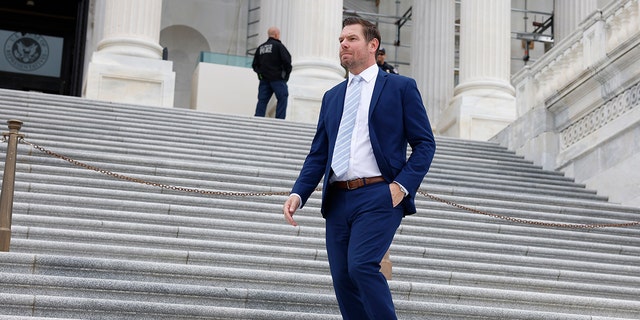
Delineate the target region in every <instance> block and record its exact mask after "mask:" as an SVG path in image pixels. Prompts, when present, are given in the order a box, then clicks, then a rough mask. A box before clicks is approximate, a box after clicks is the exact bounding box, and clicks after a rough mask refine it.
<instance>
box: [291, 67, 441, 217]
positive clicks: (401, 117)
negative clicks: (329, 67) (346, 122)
mask: <svg viewBox="0 0 640 320" xmlns="http://www.w3.org/2000/svg"><path fill="white" fill-rule="evenodd" d="M346 90H347V81H343V82H342V83H340V84H338V85H336V86H335V87H333V88H331V89H330V90H329V91H327V92H326V93H325V95H324V97H323V98H322V106H321V109H320V115H319V118H318V127H317V130H316V134H315V137H314V138H313V142H312V144H311V149H310V151H309V154H308V155H307V158H306V160H305V161H304V165H303V167H302V169H301V170H300V175H299V176H298V179H297V180H296V182H295V184H294V186H293V189H292V190H291V192H292V193H297V194H298V195H300V198H301V199H302V205H301V206H304V204H305V203H306V201H307V200H308V199H309V197H310V196H311V194H312V193H313V191H314V190H315V188H316V187H317V185H318V183H319V182H320V180H321V179H322V177H323V176H324V183H323V193H322V208H321V211H322V215H323V216H326V213H327V212H326V210H325V209H326V206H327V205H326V204H327V203H328V201H331V199H328V195H329V192H328V190H327V188H328V187H329V177H330V176H331V174H332V170H331V159H332V158H333V149H334V145H335V143H336V136H337V135H338V128H339V126H340V119H341V117H342V110H343V107H344V99H345V93H346ZM369 137H370V139H371V146H372V147H373V154H374V156H375V158H376V162H377V163H378V168H379V169H380V172H381V173H382V176H383V177H384V179H385V180H386V181H387V182H388V183H391V182H393V181H397V182H398V183H400V184H401V185H402V186H404V187H405V188H406V189H407V191H408V192H409V195H408V196H407V197H405V198H404V200H403V201H402V203H401V205H402V206H403V207H404V213H405V215H408V214H413V213H415V212H416V207H415V202H414V200H415V195H416V191H417V190H418V188H419V187H420V183H421V182H422V180H423V179H424V176H425V175H426V174H427V171H429V167H430V166H431V161H432V159H433V156H434V154H435V150H436V144H435V140H434V137H433V133H432V130H431V125H430V123H429V119H428V117H427V113H426V110H425V107H424V105H423V103H422V98H421V97H420V92H419V91H418V88H417V86H416V82H415V80H413V79H411V78H408V77H404V76H400V75H395V74H389V73H386V72H382V71H379V72H378V76H377V78H376V84H375V87H374V89H373V95H372V97H371V105H370V107H369ZM407 143H408V144H409V145H410V146H411V149H412V152H411V155H410V156H409V158H408V159H407Z"/></svg>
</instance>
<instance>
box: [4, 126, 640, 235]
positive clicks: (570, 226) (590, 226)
mask: <svg viewBox="0 0 640 320" xmlns="http://www.w3.org/2000/svg"><path fill="white" fill-rule="evenodd" d="M3 141H4V137H3ZM19 142H21V143H24V144H27V145H30V146H31V147H33V148H34V149H37V150H40V151H41V152H43V153H45V154H48V155H50V156H52V157H55V158H58V159H62V160H64V161H67V162H69V163H71V164H73V165H75V166H79V167H82V168H85V169H89V170H93V171H96V172H99V173H102V174H105V175H108V176H111V177H114V178H117V179H121V180H126V181H130V182H135V183H141V184H145V185H149V186H154V187H159V188H163V189H169V190H176V191H184V192H193V193H199V194H206V195H218V196H228V197H252V196H287V195H289V194H290V192H288V191H282V192H230V191H211V190H203V189H195V188H185V187H178V186H172V185H167V184H162V183H156V182H150V181H147V180H143V179H138V178H132V177H128V176H125V175H121V174H118V173H115V172H112V171H109V170H104V169H100V168H98V167H96V166H92V165H89V164H86V163H83V162H80V161H77V160H74V159H71V158H69V157H67V156H64V155H61V154H59V153H56V152H53V151H51V150H48V149H45V148H43V147H41V146H39V145H37V144H34V143H31V142H29V141H26V140H24V139H23V138H20V140H19ZM315 190H316V191H321V189H320V188H316V189H315ZM418 193H419V194H421V195H423V196H425V197H427V198H430V199H432V200H435V201H438V202H441V203H444V204H447V205H449V206H452V207H455V208H458V209H462V210H465V211H468V212H471V213H475V214H480V215H485V216H489V217H492V218H496V219H501V220H506V221H510V222H514V223H520V224H530V225H536V226H542V227H552V228H566V229H596V228H609V227H619V228H621V227H631V226H637V225H640V221H631V222H624V223H600V224H579V223H554V222H543V221H537V220H529V219H521V218H513V217H509V216H504V215H499V214H495V213H489V212H485V211H481V210H477V209H474V208H470V207H467V206H464V205H461V204H459V203H455V202H452V201H449V200H446V199H443V198H440V197H438V196H434V195H432V194H430V193H428V192H426V191H422V190H418Z"/></svg>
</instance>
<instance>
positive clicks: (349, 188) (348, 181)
mask: <svg viewBox="0 0 640 320" xmlns="http://www.w3.org/2000/svg"><path fill="white" fill-rule="evenodd" d="M356 181H358V179H353V180H347V190H355V189H358V186H357V185H356V186H355V187H353V188H351V182H356Z"/></svg>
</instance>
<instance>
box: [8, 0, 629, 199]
mask: <svg viewBox="0 0 640 320" xmlns="http://www.w3.org/2000/svg"><path fill="white" fill-rule="evenodd" d="M60 2H65V5H60ZM56 3H57V4H58V5H52V4H51V1H42V0H32V1H25V0H20V1H18V0H7V1H3V3H2V4H0V36H1V37H3V41H2V43H3V44H4V59H3V61H2V62H0V76H1V77H0V79H1V80H0V87H5V88H11V89H16V90H36V91H43V92H48V93H56V94H65V95H76V96H83V97H86V98H89V99H99V100H106V101H113V102H121V103H139V104H145V105H154V106H158V107H174V108H191V109H196V110H202V111H208V112H222V113H232V114H238V115H246V116H251V115H252V114H253V111H254V108H255V101H256V96H257V84H258V80H257V78H256V76H255V74H253V72H252V71H251V69H249V68H247V63H248V62H249V61H250V59H251V54H252V50H255V47H257V45H258V44H259V43H261V42H263V41H265V40H266V30H267V28H268V27H269V26H272V25H275V26H278V27H280V29H281V31H282V36H281V39H282V41H283V43H284V44H285V45H286V46H287V47H288V48H289V51H290V52H291V53H292V57H293V67H294V68H293V72H292V74H291V78H290V81H289V88H290V98H289V99H290V101H289V110H288V114H287V119H288V120H289V121H301V122H309V123H315V121H316V118H317V114H318V112H319V106H320V101H321V99H322V95H323V93H324V91H326V90H327V89H328V88H330V87H332V86H333V85H335V84H337V83H339V82H340V81H342V80H343V79H344V77H345V70H344V68H342V67H341V66H340V64H339V60H338V54H337V53H338V41H337V36H338V34H339V33H340V29H341V27H340V21H341V20H342V18H343V17H344V15H359V16H362V17H364V18H367V19H369V20H372V21H375V22H376V23H378V25H379V27H380V30H381V31H382V35H383V41H382V45H383V46H384V47H385V49H386V51H387V58H388V59H387V60H388V62H391V63H392V64H394V65H395V66H396V68H397V69H398V70H399V71H400V73H401V74H402V75H407V76H411V77H413V78H414V79H416V81H417V83H418V85H419V88H420V90H421V92H422V94H423V99H424V101H425V105H426V106H427V111H428V114H429V116H430V118H431V120H432V122H433V127H434V130H435V131H436V132H435V133H436V134H437V135H441V136H451V137H459V138H464V139H475V140H492V141H496V142H498V143H500V144H502V145H504V146H507V147H509V148H510V149H512V150H515V151H516V152H517V153H518V154H520V155H522V156H524V157H525V158H527V159H529V160H532V161H534V162H535V163H536V164H539V165H540V166H542V167H544V168H545V169H551V170H563V171H564V172H565V173H566V174H567V175H569V176H571V177H574V178H575V179H576V181H578V182H582V183H585V184H586V185H587V187H589V188H593V189H596V190H597V191H598V193H599V194H601V195H606V196H608V197H609V198H610V200H611V201H613V202H619V203H623V204H627V205H632V206H640V173H638V172H640V170H638V169H640V168H639V167H640V142H638V140H640V139H638V137H640V108H639V107H638V104H639V103H640V102H639V101H638V96H639V95H640V93H639V91H640V85H639V84H640V64H639V62H637V61H640V59H638V55H639V54H640V49H639V48H638V43H639V42H640V23H639V21H640V9H639V8H640V3H639V1H638V0H562V1H553V0H542V1H527V0H481V1H467V0H461V1H454V0H450V1H448V0H447V1H441V0H426V1H422V0H375V1H374V0H344V1H343V0H323V1H314V0H241V1H228V0H136V1H131V0H61V1H57V2H56ZM45 45H46V46H45ZM30 48H36V49H37V50H36V51H37V52H36V51H29V50H31V49H30ZM38 50H39V51H38Z"/></svg>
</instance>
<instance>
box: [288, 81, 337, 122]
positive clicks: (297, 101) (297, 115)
mask: <svg viewBox="0 0 640 320" xmlns="http://www.w3.org/2000/svg"><path fill="white" fill-rule="evenodd" d="M316 72H317V74H314V73H313V71H312V70H309V69H306V70H305V71H304V73H302V72H300V73H297V72H295V71H294V73H292V74H291V78H290V79H289V82H288V85H289V105H288V107H287V120H291V121H296V122H306V123H313V124H316V123H317V122H318V115H319V114H320V107H321V105H322V97H323V96H324V94H325V92H326V91H327V90H329V89H331V88H333V87H334V86H335V85H337V84H338V83H340V82H341V81H344V78H341V77H340V75H338V74H337V73H336V72H335V70H334V71H333V72H327V70H316Z"/></svg>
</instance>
